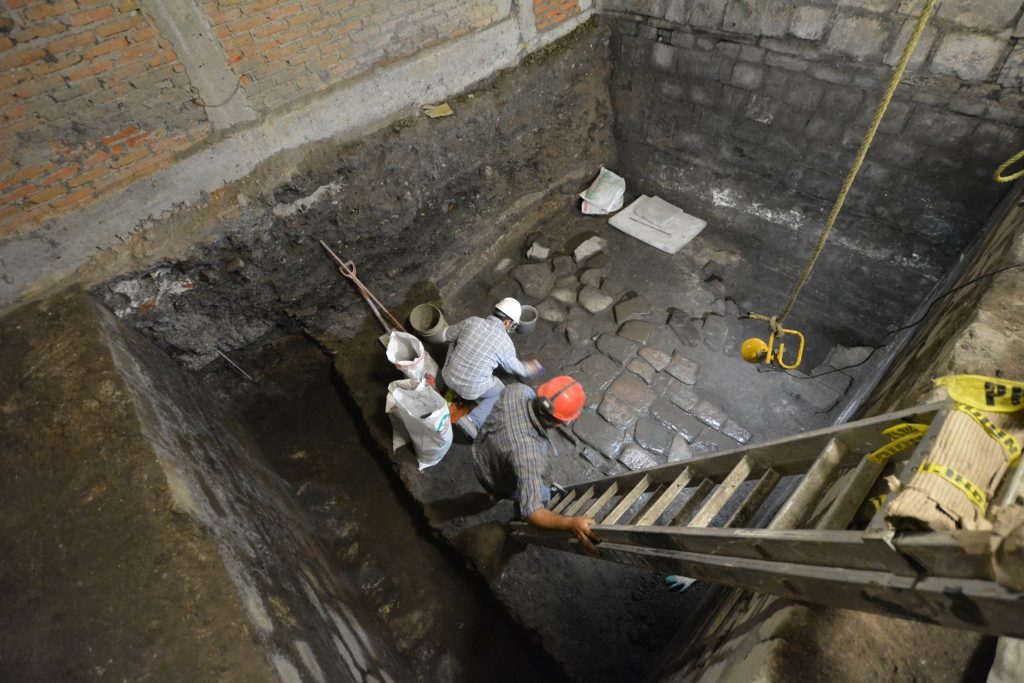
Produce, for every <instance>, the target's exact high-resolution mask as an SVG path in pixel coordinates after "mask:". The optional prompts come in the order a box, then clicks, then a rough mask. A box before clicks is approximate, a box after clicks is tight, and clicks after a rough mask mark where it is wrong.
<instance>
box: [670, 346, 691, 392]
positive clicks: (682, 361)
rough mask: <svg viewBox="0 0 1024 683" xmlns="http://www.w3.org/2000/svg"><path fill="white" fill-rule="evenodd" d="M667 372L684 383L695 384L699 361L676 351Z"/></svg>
mask: <svg viewBox="0 0 1024 683" xmlns="http://www.w3.org/2000/svg"><path fill="white" fill-rule="evenodd" d="M665 372H667V373H668V374H670V375H672V376H673V377H675V378H676V379H677V380H679V381H680V382H682V383H683V384H689V385H694V384H696V383H697V363H696V361H693V360H690V359H689V358H687V357H686V356H684V355H682V354H680V353H675V354H673V355H672V360H671V361H670V362H669V364H668V367H667V368H665Z"/></svg>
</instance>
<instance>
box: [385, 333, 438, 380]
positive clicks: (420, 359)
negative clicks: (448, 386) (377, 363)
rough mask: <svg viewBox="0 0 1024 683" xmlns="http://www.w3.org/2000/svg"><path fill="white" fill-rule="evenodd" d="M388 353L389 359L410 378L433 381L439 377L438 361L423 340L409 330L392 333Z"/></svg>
mask: <svg viewBox="0 0 1024 683" xmlns="http://www.w3.org/2000/svg"><path fill="white" fill-rule="evenodd" d="M387 354H388V360H389V361H391V363H392V364H394V366H395V367H396V368H398V370H399V372H401V373H402V374H403V375H405V376H406V377H408V378H409V379H415V380H421V379H425V380H427V381H429V382H431V383H433V381H434V378H435V377H437V362H436V361H435V360H434V359H433V358H431V357H430V354H428V353H427V351H426V349H424V348H423V342H421V341H420V340H419V339H417V338H416V337H415V336H413V335H411V334H409V333H408V332H399V331H398V330H395V331H393V332H392V333H391V337H390V338H389V339H388V350H387Z"/></svg>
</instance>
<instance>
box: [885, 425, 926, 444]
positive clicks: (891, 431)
mask: <svg viewBox="0 0 1024 683" xmlns="http://www.w3.org/2000/svg"><path fill="white" fill-rule="evenodd" d="M927 431H928V425H926V424H921V423H919V422H901V423H900V424H898V425H893V426H892V427H889V428H888V429H884V430H882V434H884V435H885V436H887V437H889V438H890V439H891V440H893V441H895V440H897V439H899V438H900V437H901V436H909V435H911V434H919V435H921V436H924V433H925V432H927Z"/></svg>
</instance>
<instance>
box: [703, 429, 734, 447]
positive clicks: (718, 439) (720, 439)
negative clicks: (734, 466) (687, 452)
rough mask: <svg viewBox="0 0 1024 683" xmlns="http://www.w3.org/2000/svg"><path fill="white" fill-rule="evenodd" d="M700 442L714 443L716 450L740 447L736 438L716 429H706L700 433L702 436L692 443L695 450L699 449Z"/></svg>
mask: <svg viewBox="0 0 1024 683" xmlns="http://www.w3.org/2000/svg"><path fill="white" fill-rule="evenodd" d="M698 442H704V443H709V444H713V445H714V447H715V448H714V450H716V451H728V450H732V449H733V448H738V447H739V444H737V443H736V442H735V441H734V440H732V439H730V438H729V437H727V436H726V435H725V434H722V433H721V432H719V431H717V430H714V429H705V430H704V431H703V432H701V433H700V436H698V437H697V439H696V441H694V442H693V444H692V445H691V447H692V448H693V449H694V450H696V449H697V443H698Z"/></svg>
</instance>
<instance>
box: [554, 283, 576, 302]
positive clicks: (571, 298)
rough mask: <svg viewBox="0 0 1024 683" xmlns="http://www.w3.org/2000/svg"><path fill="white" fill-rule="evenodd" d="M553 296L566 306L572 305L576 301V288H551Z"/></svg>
mask: <svg viewBox="0 0 1024 683" xmlns="http://www.w3.org/2000/svg"><path fill="white" fill-rule="evenodd" d="M550 296H551V298H552V299H554V300H555V301H558V302H559V303H562V304H565V305H566V306H572V305H573V304H575V303H576V290H575V289H571V288H568V287H558V288H556V289H553V290H551V294H550Z"/></svg>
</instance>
